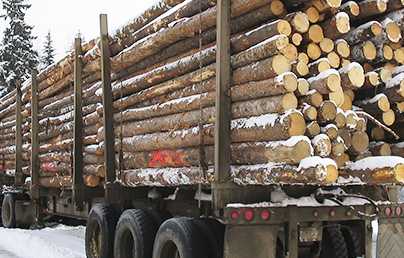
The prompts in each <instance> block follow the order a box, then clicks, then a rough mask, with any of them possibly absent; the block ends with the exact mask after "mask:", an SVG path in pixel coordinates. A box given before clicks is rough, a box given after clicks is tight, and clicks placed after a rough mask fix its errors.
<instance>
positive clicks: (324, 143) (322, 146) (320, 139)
mask: <svg viewBox="0 0 404 258" xmlns="http://www.w3.org/2000/svg"><path fill="white" fill-rule="evenodd" d="M312 144H313V148H314V154H315V155H316V156H320V157H322V158H325V157H328V156H330V154H331V148H332V145H331V140H330V138H329V137H328V136H327V135H326V134H319V135H316V136H315V137H314V138H313V140H312Z"/></svg>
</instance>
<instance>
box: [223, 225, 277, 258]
mask: <svg viewBox="0 0 404 258" xmlns="http://www.w3.org/2000/svg"><path fill="white" fill-rule="evenodd" d="M278 231H279V226H276V225H275V226H271V225H265V226H264V225H257V226H233V225H228V226H226V233H225V243H224V258H251V257H254V258H275V255H276V240H277V235H278Z"/></svg>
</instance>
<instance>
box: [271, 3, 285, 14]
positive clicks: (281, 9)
mask: <svg viewBox="0 0 404 258" xmlns="http://www.w3.org/2000/svg"><path fill="white" fill-rule="evenodd" d="M271 11H272V13H273V14H274V15H275V16H281V15H282V14H284V13H285V5H284V4H283V3H282V2H281V1H278V0H276V1H272V2H271Z"/></svg>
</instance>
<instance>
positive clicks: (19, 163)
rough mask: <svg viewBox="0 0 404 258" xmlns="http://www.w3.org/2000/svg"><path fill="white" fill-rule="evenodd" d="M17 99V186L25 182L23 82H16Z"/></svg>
mask: <svg viewBox="0 0 404 258" xmlns="http://www.w3.org/2000/svg"><path fill="white" fill-rule="evenodd" d="M16 90H17V95H16V100H15V186H22V185H23V184H24V175H23V173H22V114H21V109H22V107H21V106H22V103H21V95H22V94H21V83H20V82H19V81H17V84H16Z"/></svg>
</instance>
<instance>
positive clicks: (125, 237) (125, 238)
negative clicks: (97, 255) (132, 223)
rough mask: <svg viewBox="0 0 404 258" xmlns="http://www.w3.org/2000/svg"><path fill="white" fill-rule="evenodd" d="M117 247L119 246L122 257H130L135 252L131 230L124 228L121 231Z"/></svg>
mask: <svg viewBox="0 0 404 258" xmlns="http://www.w3.org/2000/svg"><path fill="white" fill-rule="evenodd" d="M119 248H121V254H122V255H123V256H122V258H132V257H134V253H135V240H134V238H133V235H132V232H131V231H130V230H129V229H126V230H125V231H124V232H122V240H121V242H120V243H119Z"/></svg>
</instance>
